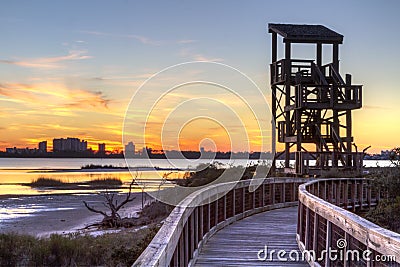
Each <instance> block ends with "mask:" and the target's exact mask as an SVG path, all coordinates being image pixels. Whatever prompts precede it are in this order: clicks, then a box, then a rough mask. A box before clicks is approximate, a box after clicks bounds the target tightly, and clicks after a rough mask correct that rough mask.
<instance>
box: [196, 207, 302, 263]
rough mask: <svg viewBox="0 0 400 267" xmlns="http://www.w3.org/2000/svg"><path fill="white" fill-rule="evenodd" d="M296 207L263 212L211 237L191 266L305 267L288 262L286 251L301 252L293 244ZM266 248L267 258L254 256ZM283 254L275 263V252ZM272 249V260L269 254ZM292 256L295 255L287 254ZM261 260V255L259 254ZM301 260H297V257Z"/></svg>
mask: <svg viewBox="0 0 400 267" xmlns="http://www.w3.org/2000/svg"><path fill="white" fill-rule="evenodd" d="M296 226H297V207H291V208H283V209H277V210H272V211H267V212H263V213H260V214H256V215H253V216H250V217H247V218H245V219H243V220H240V221H237V222H235V223H233V224H231V225H229V226H227V227H225V228H223V229H221V230H220V231H218V232H217V233H216V234H215V235H213V236H212V237H211V238H210V240H208V242H207V243H206V244H205V245H204V246H203V248H202V249H201V251H200V254H199V257H198V259H197V261H196V263H195V266H308V264H307V263H306V262H302V261H300V262H298V261H297V262H295V261H290V260H289V252H290V251H291V250H296V251H297V252H298V253H299V255H300V256H301V253H300V251H299V249H298V247H297V243H296ZM265 245H266V246H267V247H268V249H267V251H268V253H267V255H268V257H267V259H266V260H265V261H262V260H259V259H258V256H257V254H258V253H259V251H260V250H265ZM282 249H283V250H285V251H287V254H286V255H285V256H284V258H287V259H288V261H287V262H283V261H279V260H278V258H277V251H279V250H282ZM272 250H275V251H276V253H273V257H272V261H271V260H269V255H270V254H269V252H271V251H272ZM291 255H292V256H294V255H295V253H292V254H291ZM260 256H261V257H264V256H265V253H261V254H260ZM300 258H301V257H300Z"/></svg>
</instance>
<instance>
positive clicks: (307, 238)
mask: <svg viewBox="0 0 400 267" xmlns="http://www.w3.org/2000/svg"><path fill="white" fill-rule="evenodd" d="M304 231H305V235H304V245H305V248H306V249H307V250H308V249H310V233H309V231H310V209H309V208H308V207H306V225H305V229H304Z"/></svg>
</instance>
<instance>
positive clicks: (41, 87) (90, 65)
mask: <svg viewBox="0 0 400 267" xmlns="http://www.w3.org/2000/svg"><path fill="white" fill-rule="evenodd" d="M399 11H400V2H399V1H394V0H393V1H317V0H315V1H298V0H293V1H196V2H195V1H142V2H139V1H2V2H1V4H0V33H1V45H0V105H1V108H0V121H1V124H0V150H4V149H5V148H6V147H13V146H17V147H26V146H28V147H32V148H33V147H36V146H37V143H38V142H39V141H42V140H47V141H48V142H49V145H50V148H51V140H52V139H53V138H60V137H67V136H68V137H79V138H81V139H85V140H87V141H88V142H89V146H92V147H93V148H94V149H95V150H96V149H97V143H99V142H105V143H106V144H107V149H108V150H113V149H121V148H122V147H123V145H122V135H123V133H122V132H123V122H124V116H125V111H126V110H128V112H129V111H130V110H131V109H135V108H136V106H134V107H132V106H131V107H128V105H129V102H130V100H131V98H132V96H133V95H134V94H135V93H137V92H138V90H139V87H140V86H141V85H142V83H143V82H144V81H145V80H146V79H147V78H149V77H151V76H152V75H153V74H155V73H157V72H159V71H161V70H163V69H165V68H167V67H169V66H172V65H175V64H179V63H183V62H188V61H213V62H218V63H221V64H226V65H229V66H232V67H234V68H236V69H238V70H240V71H241V72H243V73H244V74H246V75H247V76H248V77H249V78H251V79H252V80H253V81H254V82H255V83H256V85H258V87H259V88H260V89H261V91H262V93H263V95H258V94H257V92H256V90H255V89H254V88H253V89H249V88H248V87H247V85H245V84H243V87H241V88H240V89H237V94H238V95H239V96H241V95H245V94H246V99H247V100H248V103H249V104H250V105H251V108H243V105H242V104H240V103H241V100H240V97H239V98H238V96H237V95H234V94H233V93H232V92H229V91H226V90H224V89H221V88H220V89H216V88H215V86H210V85H195V86H193V87H190V86H188V87H186V88H180V89H179V90H176V91H174V92H173V93H171V94H169V95H168V96H166V97H165V98H164V99H163V101H160V102H157V104H158V106H157V107H154V109H153V113H152V114H151V117H150V124H148V125H147V126H146V127H148V128H147V131H146V144H144V141H143V140H142V139H141V138H140V135H141V134H142V132H141V131H140V128H141V127H140V125H143V122H142V121H139V120H140V118H138V121H137V125H136V126H135V125H132V127H131V128H130V129H129V135H130V136H132V141H133V142H135V143H136V144H137V146H138V147H141V146H143V145H149V146H152V147H154V148H157V149H158V148H161V145H162V144H160V140H161V137H160V127H162V125H164V124H165V122H166V121H168V120H173V119H174V117H172V118H171V117H170V118H169V119H168V116H169V115H171V114H172V115H174V114H175V115H174V116H176V117H175V118H179V119H180V120H179V123H178V122H176V121H175V123H173V124H171V123H170V124H168V125H169V128H171V129H169V131H167V132H168V133H170V134H172V135H179V138H180V140H179V144H175V145H174V144H173V141H171V143H168V144H163V145H165V146H164V148H167V149H177V148H178V145H179V146H180V148H181V149H194V150H198V149H199V146H205V147H206V148H207V149H211V148H213V147H217V149H218V150H230V149H232V148H234V150H246V149H249V150H258V149H259V142H258V140H259V138H260V136H264V137H265V136H266V135H269V134H270V132H268V129H263V130H265V131H266V132H264V133H261V132H260V131H259V130H258V129H257V123H255V119H254V117H253V116H252V114H251V113H249V110H253V109H255V110H262V108H263V107H265V106H266V103H268V102H269V101H270V88H269V64H270V62H271V58H270V54H271V47H270V43H271V39H270V38H271V37H270V35H269V34H268V32H267V24H268V23H295V24H297V23H300V24H323V25H325V26H327V27H329V28H331V29H333V30H335V31H337V32H339V33H341V34H343V35H344V43H343V45H341V47H340V60H341V62H340V64H341V73H342V75H344V74H345V73H351V74H352V75H353V83H355V84H363V85H364V87H363V88H364V89H363V90H364V92H363V101H364V103H363V104H364V107H363V108H362V109H361V110H356V111H354V112H353V114H354V115H353V125H354V126H353V127H354V128H353V129H354V137H355V142H356V144H357V145H358V147H359V148H361V149H362V148H364V147H366V146H368V145H372V148H371V149H370V150H369V152H379V151H380V150H383V149H391V148H393V147H394V146H400V140H399V136H400V104H399V100H400V88H399V86H398V84H397V79H398V76H399V74H400V64H399V63H400V49H399V43H400V31H399V30H398V26H399V25H400V16H399ZM313 49H314V48H312V50H311V52H312V53H313V51H314V50H313ZM294 53H295V56H296V57H298V58H306V57H307V55H310V50H309V48H304V49H303V48H298V49H297V48H295V50H294ZM312 55H313V54H312ZM220 66H222V65H220ZM211 69H212V68H211ZM202 71H203V72H201V71H196V69H195V68H193V69H191V68H185V69H181V70H176V71H171V72H167V73H165V75H164V76H163V77H160V78H159V79H158V80H156V81H153V84H151V83H150V84H147V87H143V89H145V90H146V92H145V93H146V95H145V96H143V101H142V103H146V104H151V103H149V101H153V100H151V99H157V98H158V97H159V94H160V92H162V90H163V87H165V86H167V85H168V86H173V85H174V84H175V85H177V84H178V83H179V82H180V81H182V80H194V81H198V80H204V77H202V73H204V69H202ZM182 78H184V79H182ZM210 79H211V80H215V79H217V78H216V77H211V78H210ZM218 79H219V81H221V82H223V81H226V83H227V84H229V83H230V82H229V80H230V79H231V80H232V79H234V78H233V77H232V76H231V74H229V71H227V72H225V74H221V76H219V77H218ZM167 81H168V82H167ZM239 84H241V83H239ZM241 85H242V84H241ZM251 90H253V91H251ZM199 92H201V93H199ZM249 92H251V93H249ZM147 97H148V98H147ZM193 97H195V98H196V101H197V102H193V101H192V102H190V101H189V100H190V99H191V98H193ZM209 97H212V98H213V99H209ZM178 100H181V101H186V102H185V104H182V105H180V104H179V103H180V102H179V101H178ZM136 101H137V99H136ZM134 104H135V105H136V102H135V103H134ZM139 106H140V105H139ZM178 107H179V108H178ZM138 108H139V107H138ZM199 110H204V111H206V112H205V113H206V114H205V115H204V114H203V115H204V116H206V117H207V118H210V117H215V118H217V119H216V120H214V121H213V120H210V119H207V118H202V117H201V116H202V113H201V112H194V111H199ZM174 111H175V112H174ZM233 111H235V112H233ZM177 114H179V115H177ZM182 114H185V115H186V116H182ZM232 114H234V115H235V116H234V117H233V115H232ZM172 115H171V116H172ZM191 116H192V118H194V117H196V118H198V119H196V120H192V121H190V119H191ZM177 120H178V119H177ZM224 120H226V122H224ZM235 120H237V121H235ZM228 121H229V122H228ZM218 122H219V123H218ZM185 123H186V124H185ZM221 124H222V125H221ZM227 124H229V125H227ZM154 125H156V126H154ZM168 125H167V126H168ZM164 126H165V125H164ZM135 127H137V132H136V128H135ZM149 127H150V128H149ZM241 127H244V128H245V129H246V131H247V134H248V137H247V139H248V141H249V144H250V145H249V146H246V145H245V144H244V143H243V145H241V144H240V145H237V142H239V143H240V141H237V140H236V141H235V142H236V145H235V146H232V145H230V144H229V136H231V138H232V140H235V134H237V135H240V131H239V130H237V129H239V128H241ZM167 128H168V127H167ZM177 129H178V130H177ZM135 136H136V137H137V139H135V138H134V137H135ZM232 136H233V137H232ZM164 137H165V138H169V137H168V135H165V136H164ZM210 140H213V141H210ZM124 141H126V140H124ZM199 143H201V144H200V145H199Z"/></svg>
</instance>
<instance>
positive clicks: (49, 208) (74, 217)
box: [0, 193, 149, 236]
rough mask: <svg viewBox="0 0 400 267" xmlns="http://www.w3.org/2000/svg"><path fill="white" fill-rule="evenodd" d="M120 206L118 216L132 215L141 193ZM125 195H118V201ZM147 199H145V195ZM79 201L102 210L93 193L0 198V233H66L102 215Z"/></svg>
mask: <svg viewBox="0 0 400 267" xmlns="http://www.w3.org/2000/svg"><path fill="white" fill-rule="evenodd" d="M132 195H134V196H135V197H136V198H135V200H134V201H132V202H130V203H128V204H127V205H125V207H124V208H122V209H121V212H120V215H121V216H122V217H126V216H129V217H132V216H136V214H137V212H139V211H140V210H141V207H142V202H141V193H132ZM125 196H126V195H125V194H121V195H119V199H120V201H122V200H123V199H124V198H125ZM148 199H149V198H148ZM83 201H86V202H88V204H90V205H91V206H94V207H96V208H98V209H102V210H106V208H104V206H103V204H102V203H103V201H104V198H103V197H102V196H99V195H97V194H80V195H75V194H70V195H41V196H24V197H11V198H10V197H8V198H2V199H0V233H4V232H17V233H22V234H30V235H35V236H48V235H50V234H51V233H59V234H62V233H70V232H75V231H79V230H81V229H83V228H85V227H86V226H88V225H91V224H93V223H96V222H99V221H101V219H102V218H103V216H102V215H100V214H96V213H93V212H90V211H89V210H87V209H86V207H85V206H84V204H83Z"/></svg>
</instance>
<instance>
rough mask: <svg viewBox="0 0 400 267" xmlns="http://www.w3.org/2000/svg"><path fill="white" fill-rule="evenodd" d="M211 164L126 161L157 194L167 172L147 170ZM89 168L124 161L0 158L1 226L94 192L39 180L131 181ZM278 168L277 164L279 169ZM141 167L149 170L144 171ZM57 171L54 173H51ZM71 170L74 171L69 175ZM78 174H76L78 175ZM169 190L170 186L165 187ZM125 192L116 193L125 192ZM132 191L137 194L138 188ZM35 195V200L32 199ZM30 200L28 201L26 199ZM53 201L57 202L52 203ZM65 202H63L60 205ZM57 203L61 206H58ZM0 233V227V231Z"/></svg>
mask: <svg viewBox="0 0 400 267" xmlns="http://www.w3.org/2000/svg"><path fill="white" fill-rule="evenodd" d="M217 161H218V162H221V163H222V164H226V165H228V164H231V165H243V166H246V165H248V164H254V163H257V161H254V160H250V161H247V160H235V161H229V160H217ZM209 162H210V160H172V161H168V160H166V159H152V160H147V159H133V160H130V161H129V165H130V166H132V167H141V169H142V170H141V171H140V172H138V174H139V176H140V177H139V178H140V181H142V182H143V181H145V183H146V191H152V190H157V188H158V186H159V185H160V181H161V179H162V176H163V175H164V174H165V173H170V171H154V170H151V168H149V167H160V168H180V169H193V168H194V167H196V166H197V165H198V164H199V163H209ZM88 164H95V165H113V166H118V167H125V166H126V162H125V160H124V159H92V158H62V159H56V158H49V159H43V158H32V159H31V158H0V222H3V224H4V222H6V221H7V222H9V223H12V221H13V220H21V218H27V217H30V216H36V215H37V214H44V213H49V212H52V211H59V210H60V209H63V210H64V209H65V210H70V209H79V208H81V206H82V203H81V201H75V202H68V201H67V202H65V198H62V195H60V194H68V199H71V198H79V199H80V198H83V197H88V196H89V195H88V194H92V193H95V192H96V191H95V190H93V189H87V188H84V187H82V188H81V189H78V190H76V189H75V190H64V189H52V188H31V187H30V186H28V185H23V184H24V183H25V184H26V183H30V182H32V181H33V180H35V179H37V178H39V177H48V178H56V179H60V180H62V181H64V182H83V181H89V180H92V179H98V178H107V177H115V178H119V179H121V180H122V181H123V182H124V183H125V185H127V184H128V183H130V181H131V180H132V174H135V173H134V172H133V173H132V174H131V173H130V172H129V171H128V170H112V171H105V170H85V171H83V170H80V171H79V169H80V168H81V167H82V166H84V165H88ZM279 164H281V163H280V162H279V161H278V166H279ZM364 164H365V166H366V167H376V166H380V167H385V166H390V161H364ZM143 167H148V168H147V169H146V168H143ZM54 170H57V171H54ZM72 170H74V171H72ZM77 170H78V171H77ZM184 172H185V171H172V173H170V175H169V178H181V177H183V175H184ZM164 186H171V184H168V183H166V184H164ZM126 190H127V189H126V188H125V189H121V190H116V191H118V192H124V191H126ZM133 191H135V192H140V191H141V188H139V187H137V188H135V189H134V190H133ZM32 195H36V196H32ZM28 196H31V197H28ZM56 198H59V199H60V200H58V201H55V199H56ZM63 201H64V202H63ZM60 203H63V204H62V205H60ZM0 232H1V227H0Z"/></svg>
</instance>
